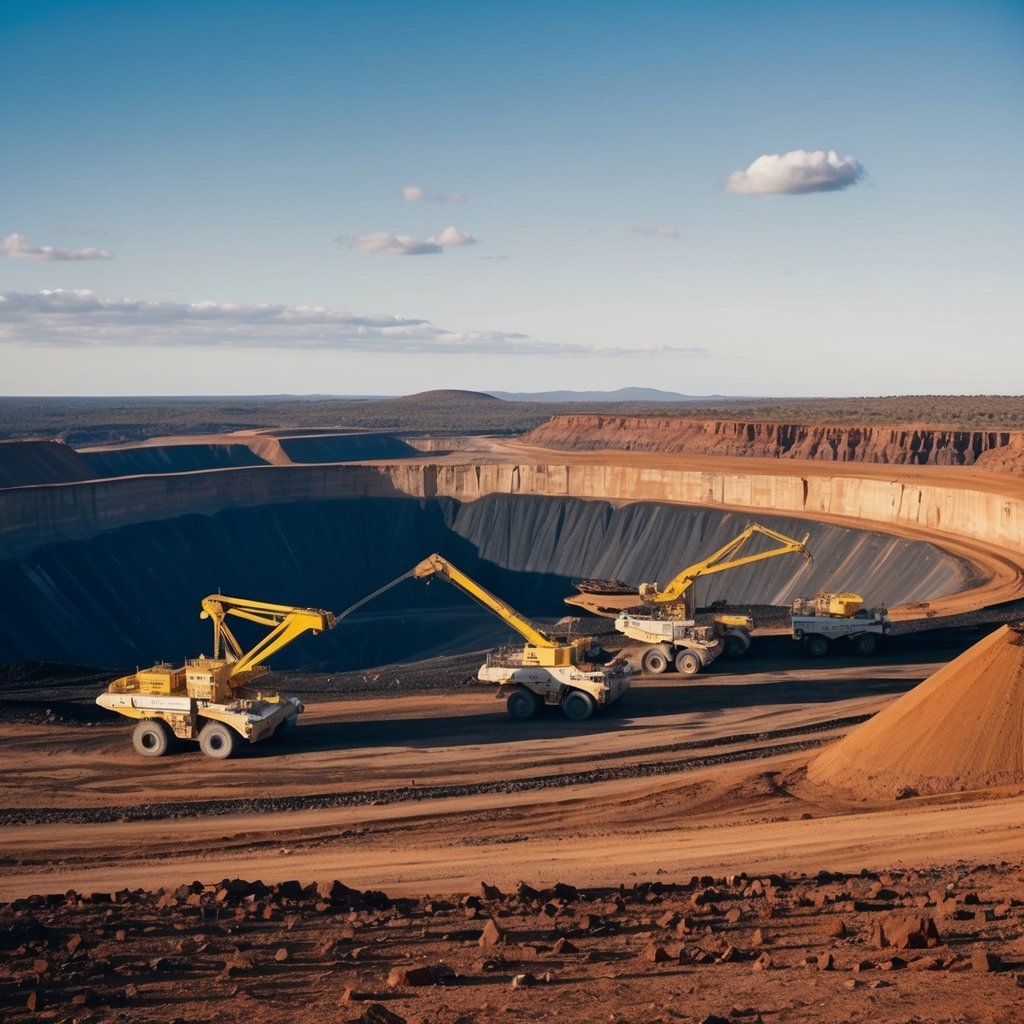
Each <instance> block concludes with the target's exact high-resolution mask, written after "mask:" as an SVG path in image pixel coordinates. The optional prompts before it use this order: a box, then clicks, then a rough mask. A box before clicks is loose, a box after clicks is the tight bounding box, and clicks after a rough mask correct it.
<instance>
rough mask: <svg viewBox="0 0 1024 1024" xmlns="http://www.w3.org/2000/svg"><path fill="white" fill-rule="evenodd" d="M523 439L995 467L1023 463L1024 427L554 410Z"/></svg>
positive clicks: (572, 445) (563, 445) (559, 444)
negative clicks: (819, 422)
mask: <svg viewBox="0 0 1024 1024" xmlns="http://www.w3.org/2000/svg"><path fill="white" fill-rule="evenodd" d="M523 441H524V443H526V444H534V445H539V446H541V447H545V448H557V449H563V450H577V451H599V450H602V449H615V450H621V451H639V452H686V453H688V454H691V455H735V456H758V457H762V458H773V459H808V460H818V461H824V462H867V463H888V464H893V465H921V466H924V465H929V466H974V465H977V466H978V467H979V468H984V469H987V470H990V471H992V472H997V473H1001V472H1011V471H1014V470H1017V471H1019V470H1020V469H1021V467H1022V466H1024V434H1022V433H1020V432H1019V431H1010V430H990V431H983V430H952V429H943V428H938V427H916V426H907V425H903V426H865V427H851V426H827V425H812V424H806V423H770V422H737V421H725V420H697V419H687V418H683V417H673V416H602V415H593V414H588V415H580V416H554V417H552V418H551V420H549V421H548V422H547V423H545V424H543V425H542V426H540V427H538V428H537V429H536V430H533V431H531V432H530V433H528V434H526V435H525V436H524V437H523Z"/></svg>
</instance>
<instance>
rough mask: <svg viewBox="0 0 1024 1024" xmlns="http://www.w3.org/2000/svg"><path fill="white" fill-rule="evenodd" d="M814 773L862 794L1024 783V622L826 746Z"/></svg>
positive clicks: (888, 795) (810, 771) (818, 780)
mask: <svg viewBox="0 0 1024 1024" xmlns="http://www.w3.org/2000/svg"><path fill="white" fill-rule="evenodd" d="M807 778H808V780H809V781H810V782H812V783H815V784H821V785H826V786H830V787H832V788H834V789H836V790H840V791H843V792H846V793H849V794H850V795H852V796H855V797H858V798H860V799H878V798H881V799H893V798H895V797H896V795H897V794H898V793H900V791H901V790H904V791H905V790H914V791H916V792H917V793H919V794H921V795H925V794H935V793H952V792H958V791H963V790H972V789H987V788H990V787H993V786H1005V785H1014V784H1019V783H1024V625H1021V624H1017V625H1015V626H1001V627H1000V628H999V629H997V630H996V631H995V632H994V633H992V634H991V635H989V636H987V637H986V638H985V639H984V640H981V641H979V642H978V643H976V644H975V645H974V646H973V647H971V648H970V649H969V650H967V651H965V652H964V653H963V654H961V655H960V657H959V658H956V659H955V660H954V661H951V662H950V663H949V664H948V665H946V666H944V667H943V668H941V669H939V671H938V672H936V673H935V674H934V675H932V676H929V677H928V678H927V679H926V680H925V681H924V682H923V683H920V684H919V685H918V686H916V687H914V689H913V690H911V691H910V692H909V693H908V694H906V695H904V696H903V697H901V698H900V699H899V700H897V701H895V702H894V703H892V704H890V705H889V706H888V707H886V708H885V709H884V710H882V711H880V712H879V713H878V714H877V715H875V717H874V718H872V719H871V720H870V721H867V722H865V723H864V724H863V725H861V726H859V727H858V728H856V729H854V730H853V732H851V733H850V734H849V735H848V736H846V737H845V738H844V739H842V740H840V741H839V742H838V743H836V744H835V745H834V746H832V747H830V748H828V749H827V750H825V751H824V752H823V753H821V754H819V755H818V757H816V758H815V759H814V760H813V761H812V762H811V763H810V764H809V765H808V768H807Z"/></svg>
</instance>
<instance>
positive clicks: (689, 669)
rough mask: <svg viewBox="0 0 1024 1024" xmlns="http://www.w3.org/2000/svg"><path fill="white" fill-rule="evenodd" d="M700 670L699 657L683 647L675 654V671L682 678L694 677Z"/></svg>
mask: <svg viewBox="0 0 1024 1024" xmlns="http://www.w3.org/2000/svg"><path fill="white" fill-rule="evenodd" d="M700 669H701V664H700V657H699V656H698V655H696V654H694V653H693V651H688V650H686V648H685V647H684V648H683V649H682V650H681V651H679V653H678V654H676V671H677V672H680V673H682V674H683V675H684V676H695V675H696V674H697V673H698V672H699V671H700Z"/></svg>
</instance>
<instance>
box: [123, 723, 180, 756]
mask: <svg viewBox="0 0 1024 1024" xmlns="http://www.w3.org/2000/svg"><path fill="white" fill-rule="evenodd" d="M132 746H133V747H134V748H135V752H136V753H138V754H141V755H142V756H143V757H163V755H164V754H166V753H167V751H168V750H169V749H170V746H171V733H170V730H169V729H168V728H167V726H166V725H164V723H163V722H160V721H157V720H156V719H155V718H146V719H143V720H142V721H141V722H139V724H138V725H137V726H135V731H134V732H133V733H132Z"/></svg>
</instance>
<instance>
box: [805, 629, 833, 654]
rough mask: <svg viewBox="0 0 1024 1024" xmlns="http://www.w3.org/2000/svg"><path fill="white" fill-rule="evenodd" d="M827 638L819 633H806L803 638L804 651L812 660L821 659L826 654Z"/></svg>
mask: <svg viewBox="0 0 1024 1024" xmlns="http://www.w3.org/2000/svg"><path fill="white" fill-rule="evenodd" d="M828 647H829V644H828V637H827V636H822V635H821V634H820V633H808V634H807V636H805V637H804V650H805V651H806V652H807V653H808V654H809V655H810V656H811V657H812V658H823V657H824V656H825V655H826V654H828Z"/></svg>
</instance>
